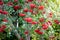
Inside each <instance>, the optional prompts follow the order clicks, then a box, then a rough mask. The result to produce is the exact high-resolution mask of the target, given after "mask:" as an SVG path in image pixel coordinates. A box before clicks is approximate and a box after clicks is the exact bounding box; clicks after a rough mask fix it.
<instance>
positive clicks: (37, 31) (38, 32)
mask: <svg viewBox="0 0 60 40" xmlns="http://www.w3.org/2000/svg"><path fill="white" fill-rule="evenodd" d="M35 32H36V33H37V34H39V35H41V34H43V32H41V31H40V30H39V29H36V30H35Z"/></svg>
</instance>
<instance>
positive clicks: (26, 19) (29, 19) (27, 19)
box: [24, 17, 32, 23]
mask: <svg viewBox="0 0 60 40" xmlns="http://www.w3.org/2000/svg"><path fill="white" fill-rule="evenodd" d="M24 20H25V21H26V22H28V23H30V22H32V18H30V17H28V18H24Z"/></svg>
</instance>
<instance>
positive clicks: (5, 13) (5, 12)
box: [0, 9, 8, 15]
mask: <svg viewBox="0 0 60 40" xmlns="http://www.w3.org/2000/svg"><path fill="white" fill-rule="evenodd" d="M0 14H4V15H7V14H8V12H7V11H3V10H1V9H0Z"/></svg>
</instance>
